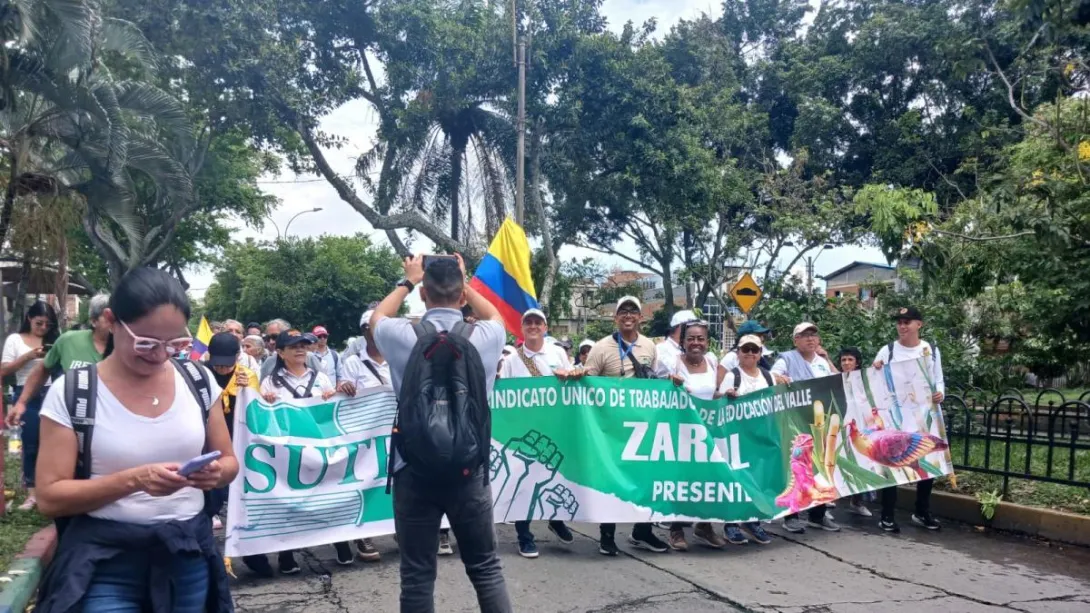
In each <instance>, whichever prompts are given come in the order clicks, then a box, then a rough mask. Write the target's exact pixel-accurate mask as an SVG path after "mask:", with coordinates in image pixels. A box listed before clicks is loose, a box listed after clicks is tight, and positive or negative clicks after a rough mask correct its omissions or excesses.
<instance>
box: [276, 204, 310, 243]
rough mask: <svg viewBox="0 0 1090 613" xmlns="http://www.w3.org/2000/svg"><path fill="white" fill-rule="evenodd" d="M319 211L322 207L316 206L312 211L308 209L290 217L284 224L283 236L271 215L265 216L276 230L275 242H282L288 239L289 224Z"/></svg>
mask: <svg viewBox="0 0 1090 613" xmlns="http://www.w3.org/2000/svg"><path fill="white" fill-rule="evenodd" d="M321 210H322V207H320V206H316V207H314V208H313V209H309V210H306V211H301V212H299V213H296V214H295V215H293V216H292V218H291V219H289V220H288V223H286V224H284V233H283V234H281V233H280V226H278V225H276V220H274V219H273V218H272V215H266V219H268V220H269V221H271V222H272V225H273V227H274V228H276V240H283V239H285V238H287V237H288V230H290V229H291V222H293V221H295V220H296V219H298V218H299V217H300V216H301V215H306V214H307V213H317V212H318V211H321Z"/></svg>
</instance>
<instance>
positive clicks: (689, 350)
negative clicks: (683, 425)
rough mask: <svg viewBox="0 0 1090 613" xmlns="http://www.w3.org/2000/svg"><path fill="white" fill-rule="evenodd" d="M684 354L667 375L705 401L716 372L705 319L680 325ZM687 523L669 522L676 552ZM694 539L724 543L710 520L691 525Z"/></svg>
mask: <svg viewBox="0 0 1090 613" xmlns="http://www.w3.org/2000/svg"><path fill="white" fill-rule="evenodd" d="M678 338H679V339H680V341H681V349H682V351H683V352H684V353H682V354H681V356H680V357H679V358H678V359H677V362H675V363H674V369H673V372H672V373H670V378H671V379H673V381H674V383H676V384H678V385H684V386H685V389H686V390H687V391H688V392H689V393H690V394H692V395H693V396H696V397H697V398H702V399H704V400H711V399H712V398H714V397H715V384H716V371H717V370H718V368H719V364H718V361H717V360H716V359H715V356H714V355H712V354H711V353H709V352H708V322H706V321H691V322H688V323H685V324H682V326H681V333H680V335H679V336H678ZM688 525H689V524H687V523H685V522H674V523H672V524H670V539H669V541H668V542H669V544H670V547H671V548H672V549H673V550H675V551H685V550H687V549H688V548H689V544H688V543H687V542H686V541H685V528H686V527H687V526H688ZM693 539H694V540H696V541H697V542H698V543H700V544H701V545H704V546H706V547H714V548H716V549H720V548H722V547H723V546H725V545H726V544H727V542H726V541H724V540H723V537H722V536H719V534H717V533H716V532H715V528H713V527H712V525H711V524H710V523H707V522H701V523H698V524H697V525H696V526H695V527H694V528H693Z"/></svg>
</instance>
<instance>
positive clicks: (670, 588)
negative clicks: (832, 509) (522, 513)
mask: <svg viewBox="0 0 1090 613" xmlns="http://www.w3.org/2000/svg"><path fill="white" fill-rule="evenodd" d="M836 516H837V519H838V521H841V524H842V525H843V526H844V530H843V531H842V532H840V533H837V534H832V533H824V532H823V533H817V532H816V531H808V532H807V533H806V534H804V535H788V534H785V533H783V532H782V531H779V530H778V529H774V530H773V531H774V532H776V537H777V538H775V539H774V540H773V542H772V544H771V545H768V546H767V547H760V546H757V545H747V546H744V547H732V548H728V549H726V550H724V551H713V550H708V549H701V548H699V547H694V548H693V549H692V550H691V551H689V552H687V553H684V554H678V553H669V554H652V553H647V552H638V553H637V552H635V550H633V549H631V548H629V547H628V546H627V544H625V543H624V540H625V539H626V538H627V535H628V530H629V527H627V526H621V527H619V530H618V544H620V545H621V549H622V552H624V553H622V555H621V556H620V557H618V558H613V559H609V558H605V557H603V556H601V555H599V554H598V552H597V545H596V543H595V542H594V541H593V540H592V538H590V537H593V538H597V535H598V528H597V526H594V525H586V524H577V525H575V526H574V527H575V528H576V529H577V530H578V532H579V533H580V535H579V536H577V539H576V542H575V544H573V545H571V546H569V547H565V546H563V545H560V544H558V543H557V542H556V540H555V538H554V537H553V536H552V534H551V533H549V532H548V531H547V530H546V529H545V526H544V525H541V526H537V525H535V532H536V533H537V536H538V538H539V541H538V546H539V548H540V549H541V557H540V558H538V559H536V560H526V559H523V558H520V557H519V556H518V554H517V548H516V546H515V542H516V541H515V535H514V530H513V528H512V527H511V526H500V527H499V535H500V543H501V544H500V546H501V556H502V559H503V564H504V573H505V576H506V578H507V583H508V589H509V591H510V593H511V596H512V600H513V601H514V603H515V610H516V611H533V612H534V613H539V612H540V613H547V612H552V611H557V612H559V611H565V612H576V611H595V612H602V613H604V612H607V611H608V612H622V611H623V612H630V611H631V612H639V613H649V612H656V613H657V612H661V613H690V612H692V613H721V612H728V611H747V612H754V613H756V612H760V613H874V612H875V611H890V612H891V613H892V612H894V611H923V610H935V611H943V612H944V613H1000V612H1011V611H1018V612H1023V613H1086V611H1090V549H1084V548H1079V547H1067V546H1050V545H1049V544H1047V543H1042V542H1038V541H1034V540H1030V539H1024V538H1018V537H1010V536H1003V535H993V534H984V533H978V532H975V531H974V530H973V529H972V528H971V527H968V526H964V525H960V524H951V523H947V524H944V529H943V530H942V531H941V532H938V533H928V532H924V531H921V530H917V529H915V528H914V527H912V526H910V525H909V524H910V522H909V520H908V517H907V516H903V517H901V518H899V519H900V521H901V525H902V529H903V532H902V534H900V535H891V534H885V533H882V532H881V531H879V530H878V528H877V526H876V525H875V522H876V520H875V519H870V520H865V521H864V520H862V519H861V518H855V517H850V516H849V515H848V514H847V512H846V511H845V510H844V509H837V511H836ZM376 546H377V547H378V548H379V549H380V550H381V551H382V553H383V559H382V561H381V562H380V563H378V564H370V565H364V564H362V563H357V564H356V565H355V566H353V567H351V568H348V569H342V568H340V567H337V566H336V564H335V563H334V562H333V561H332V557H333V550H332V548H331V547H319V548H315V549H314V550H313V554H314V555H316V556H317V557H314V556H311V555H307V556H306V557H305V558H304V557H301V558H300V561H301V563H302V565H303V573H301V574H300V575H297V576H295V577H288V578H284V577H277V578H276V579H273V580H265V581H262V580H257V579H255V578H254V577H253V576H252V575H250V574H249V573H248V571H247V570H246V569H245V568H244V567H242V565H241V564H237V565H236V572H237V573H238V575H239V577H240V579H239V580H238V581H235V582H234V593H235V601H236V603H237V605H238V610H239V611H240V613H244V612H247V611H251V612H259V611H260V612H273V611H299V612H302V611H307V612H308V613H309V612H315V613H322V612H326V611H342V612H343V611H396V610H397V607H398V586H399V580H398V558H397V551H396V547H397V546H396V544H395V543H394V542H393V539H392V538H391V537H384V538H380V539H376ZM626 554H628V555H626ZM323 572H329V573H330V574H331V575H332V577H333V581H332V585H331V586H330V587H329V589H328V590H326V589H323V586H322V583H321V581H320V574H321V573H323ZM436 602H437V603H440V604H439V605H438V606H437V608H438V610H441V611H444V612H457V611H466V612H471V611H476V610H477V609H476V600H475V598H474V595H473V589H472V587H471V585H470V584H469V580H468V579H467V578H466V576H465V573H464V571H463V570H462V564H461V561H460V560H459V559H458V558H457V556H455V557H451V558H443V559H441V560H440V568H439V579H438V583H437V586H436ZM888 605H893V607H892V608H882V607H887V606H888Z"/></svg>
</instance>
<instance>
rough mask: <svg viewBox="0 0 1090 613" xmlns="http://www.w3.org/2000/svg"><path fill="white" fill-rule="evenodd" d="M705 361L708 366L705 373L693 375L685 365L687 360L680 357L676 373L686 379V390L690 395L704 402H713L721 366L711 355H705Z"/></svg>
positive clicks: (675, 369)
mask: <svg viewBox="0 0 1090 613" xmlns="http://www.w3.org/2000/svg"><path fill="white" fill-rule="evenodd" d="M704 361H705V362H706V363H707V364H708V367H707V369H706V370H705V372H698V373H691V372H689V368H688V366H687V365H686V364H685V358H684V357H679V358H678V359H677V365H676V366H675V368H674V372H675V373H676V374H678V375H681V377H682V378H683V379H685V389H686V390H688V392H689V393H690V394H692V395H693V396H696V397H697V398H701V399H703V400H711V399H712V398H714V397H715V380H716V378H717V370H718V369H719V364H718V363H717V362H716V360H715V357H714V356H712V355H711V354H710V353H707V354H704Z"/></svg>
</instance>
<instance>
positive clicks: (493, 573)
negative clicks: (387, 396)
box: [371, 255, 512, 613]
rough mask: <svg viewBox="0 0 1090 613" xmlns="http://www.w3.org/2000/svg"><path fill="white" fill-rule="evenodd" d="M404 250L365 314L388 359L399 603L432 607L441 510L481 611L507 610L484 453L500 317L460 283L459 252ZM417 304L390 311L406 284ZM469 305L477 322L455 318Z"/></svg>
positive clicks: (500, 341)
mask: <svg viewBox="0 0 1090 613" xmlns="http://www.w3.org/2000/svg"><path fill="white" fill-rule="evenodd" d="M427 259H428V265H427V267H426V268H425V266H424V260H425V257H424V256H420V255H418V256H416V257H413V258H406V259H405V261H404V267H405V278H404V279H403V280H402V281H401V282H400V283H398V284H397V287H396V288H394V291H393V292H391V293H390V295H388V296H387V297H386V298H385V299H384V300H383V301H382V302H381V303H379V305H378V306H377V307H375V314H374V315H373V316H372V317H371V329H372V331H373V337H374V341H375V344H376V345H377V346H378V349H379V351H380V352H381V353H382V355H383V356H385V357H386V361H387V362H388V363H389V365H390V379H391V384H392V385H393V388H394V391H395V392H396V393H397V398H398V403H397V405H398V406H397V419H396V421H395V422H394V429H393V436H392V437H391V450H390V470H389V474H390V475H391V477H390V479H391V481H392V484H393V499H394V530H395V532H396V534H397V541H398V545H399V547H400V549H401V611H402V612H403V613H431V612H433V611H435V575H436V563H437V558H436V555H437V553H436V552H437V550H438V546H439V526H440V522H441V520H442V517H443V515H444V514H446V516H447V519H448V520H449V521H450V526H451V529H453V531H454V536H455V537H456V538H457V539H458V546H459V548H460V549H461V554H462V562H463V563H464V564H465V568H466V574H467V575H468V576H469V579H470V581H471V582H472V583H473V587H474V589H475V590H476V592H477V602H478V604H479V605H480V608H481V611H483V612H486V613H506V612H509V611H511V610H512V609H511V601H510V598H509V597H508V595H507V586H506V583H505V582H504V579H503V570H502V568H501V566H500V560H499V556H498V555H497V554H496V533H495V529H494V527H493V516H492V490H491V487H490V486H489V482H488V479H489V472H488V455H489V451H490V449H491V441H492V420H491V415H490V413H489V407H488V393H489V392H491V390H492V384H493V383H494V382H495V372H496V371H495V369H496V364H498V363H499V361H500V355H501V352H502V350H503V345H504V339H505V338H506V333H505V331H504V325H503V317H502V316H501V315H500V312H499V311H498V310H497V309H496V307H495V306H493V305H492V303H490V302H489V301H488V300H487V299H485V298H484V297H482V296H481V295H480V294H478V293H477V292H476V291H475V290H474V289H473V288H472V287H470V286H469V285H468V284H467V283H466V282H465V264H464V263H463V262H462V258H461V256H456V257H454V258H450V257H435V256H433V257H429V258H427ZM417 285H420V286H421V287H420V298H421V300H423V301H424V305H425V307H427V312H426V313H425V314H424V316H423V317H422V318H421V319H420V322H419V323H417V324H414V323H412V322H411V321H410V320H408V319H405V318H399V317H397V312H398V310H399V309H400V308H401V305H402V304H403V303H404V302H405V299H406V297H408V295H409V294H410V293H411V292H412V291H413V289H414V288H415V287H416V286H417ZM467 302H468V303H469V305H470V306H471V307H473V311H474V313H475V314H476V316H477V322H476V323H474V324H467V323H465V322H464V321H463V315H462V311H461V308H462V306H463V305H464V304H466V303H467Z"/></svg>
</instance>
